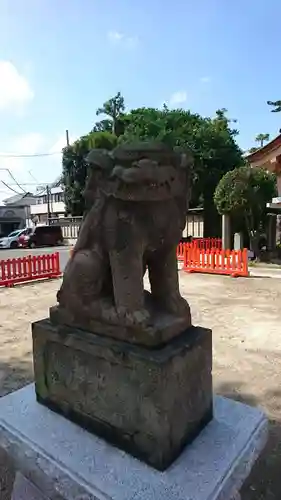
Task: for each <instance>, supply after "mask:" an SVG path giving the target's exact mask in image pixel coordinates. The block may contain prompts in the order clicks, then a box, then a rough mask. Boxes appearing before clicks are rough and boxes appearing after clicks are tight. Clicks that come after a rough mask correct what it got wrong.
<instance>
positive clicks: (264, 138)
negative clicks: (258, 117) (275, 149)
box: [255, 134, 269, 148]
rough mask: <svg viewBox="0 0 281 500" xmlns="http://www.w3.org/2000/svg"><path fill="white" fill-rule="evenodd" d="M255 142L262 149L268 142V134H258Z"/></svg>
mask: <svg viewBox="0 0 281 500" xmlns="http://www.w3.org/2000/svg"><path fill="white" fill-rule="evenodd" d="M255 141H256V142H259V143H260V147H261V148H262V147H263V145H264V142H265V141H269V134H258V135H257V136H256V139H255Z"/></svg>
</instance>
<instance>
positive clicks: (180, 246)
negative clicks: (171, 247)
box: [177, 243, 186, 261]
mask: <svg viewBox="0 0 281 500" xmlns="http://www.w3.org/2000/svg"><path fill="white" fill-rule="evenodd" d="M184 245H186V243H179V244H178V246H177V259H178V260H180V261H183V256H184Z"/></svg>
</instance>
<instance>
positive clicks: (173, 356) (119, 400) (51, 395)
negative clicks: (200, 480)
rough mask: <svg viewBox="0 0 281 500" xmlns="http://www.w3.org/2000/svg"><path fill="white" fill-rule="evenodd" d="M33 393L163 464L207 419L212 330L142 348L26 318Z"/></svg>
mask: <svg viewBox="0 0 281 500" xmlns="http://www.w3.org/2000/svg"><path fill="white" fill-rule="evenodd" d="M32 333H33V354H34V372H35V385H36V394H37V398H38V401H39V402H40V403H43V404H44V405H46V406H48V407H49V408H51V409H53V410H55V411H57V412H59V413H62V414H63V415H65V416H66V417H67V418H69V419H71V420H73V421H74V422H77V423H79V424H80V425H81V426H83V427H85V428H87V429H89V430H90V431H93V432H94V433H96V434H98V435H100V436H102V437H103V438H105V439H106V440H107V441H109V442H110V443H113V444H114V445H116V446H118V447H120V448H121V449H123V450H126V451H128V452H129V453H131V454H132V455H134V456H136V457H138V458H140V459H142V460H144V461H145V462H147V463H148V464H150V465H152V466H153V467H155V468H157V469H159V470H164V469H166V468H167V467H168V466H169V465H170V464H171V463H172V462H173V461H174V460H175V459H176V458H177V456H178V455H179V454H180V452H181V451H182V450H183V448H184V447H185V446H186V445H187V444H188V443H190V442H191V441H192V440H193V439H194V438H195V437H196V436H197V435H198V434H199V433H200V431H202V429H203V428H204V427H205V425H206V424H207V423H208V422H209V421H210V420H211V419H212V416H213V402H212V332H211V331H210V330H207V329H204V328H200V327H191V328H189V329H187V330H186V331H184V332H183V333H182V334H181V335H180V336H177V337H176V338H175V339H173V340H172V341H170V342H169V343H168V344H166V345H165V346H164V347H161V348H157V349H156V348H155V349H148V348H145V347H140V346H136V345H133V344H130V343H126V342H121V341H118V340H113V339H110V338H107V337H105V336H102V335H94V334H93V333H89V332H86V331H83V330H78V329H74V328H71V327H65V326H58V325H53V324H52V323H51V322H50V321H49V320H43V321H39V322H37V323H33V325H32Z"/></svg>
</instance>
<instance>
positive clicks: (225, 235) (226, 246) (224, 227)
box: [222, 215, 231, 250]
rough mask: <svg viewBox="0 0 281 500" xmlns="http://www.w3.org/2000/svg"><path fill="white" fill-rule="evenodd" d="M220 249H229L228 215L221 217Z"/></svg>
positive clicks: (229, 229)
mask: <svg viewBox="0 0 281 500" xmlns="http://www.w3.org/2000/svg"><path fill="white" fill-rule="evenodd" d="M222 248H223V249H224V250H230V249H231V227H230V217H229V215H223V216H222Z"/></svg>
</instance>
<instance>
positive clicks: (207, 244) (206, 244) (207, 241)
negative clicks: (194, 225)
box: [192, 238, 222, 250]
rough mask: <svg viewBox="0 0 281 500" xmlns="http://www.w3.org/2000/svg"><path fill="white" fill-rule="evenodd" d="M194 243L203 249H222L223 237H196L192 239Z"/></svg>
mask: <svg viewBox="0 0 281 500" xmlns="http://www.w3.org/2000/svg"><path fill="white" fill-rule="evenodd" d="M192 244H193V245H194V246H196V247H197V248H200V249H202V250H212V249H213V248H217V249H219V250H221V249H222V239H221V238H195V239H194V240H192Z"/></svg>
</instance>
